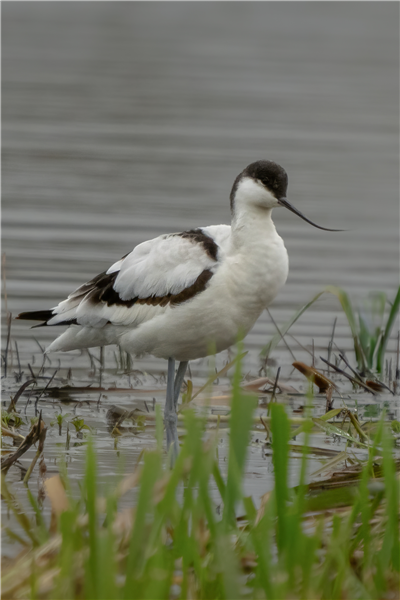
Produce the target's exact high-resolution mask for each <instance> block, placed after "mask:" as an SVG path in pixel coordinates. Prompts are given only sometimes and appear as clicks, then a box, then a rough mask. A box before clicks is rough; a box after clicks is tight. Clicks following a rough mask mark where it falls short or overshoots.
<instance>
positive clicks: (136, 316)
mask: <svg viewBox="0 0 400 600" xmlns="http://www.w3.org/2000/svg"><path fill="white" fill-rule="evenodd" d="M229 237H230V227H229V226H228V225H217V226H211V227H204V228H199V229H194V230H191V231H185V232H183V233H177V234H170V235H162V236H160V237H157V238H154V239H152V240H149V241H147V242H143V243H142V244H139V245H138V246H136V247H135V248H134V250H133V251H132V252H131V253H130V254H127V255H126V256H125V257H123V258H122V259H121V260H119V261H118V262H116V263H115V264H114V265H112V266H111V267H110V268H109V269H108V271H106V272H104V273H101V274H100V275H98V276H97V277H95V278H94V279H92V280H91V281H89V282H88V283H85V284H84V285H82V286H80V287H79V288H78V289H77V290H75V291H74V292H73V293H72V294H70V296H68V298H67V299H66V300H64V301H63V302H60V304H58V306H56V307H55V308H53V309H51V310H48V311H38V312H27V313H21V314H20V315H19V316H18V317H17V318H19V319H32V320H40V321H43V322H42V323H41V325H80V326H82V327H94V328H102V327H104V326H105V325H107V324H109V323H111V324H114V325H131V326H138V325H140V323H141V322H143V321H146V320H148V319H150V318H152V317H154V316H156V315H157V314H160V312H163V311H165V310H166V308H167V307H168V306H176V305H178V304H180V303H182V302H187V301H189V300H190V299H192V298H193V297H194V296H196V295H197V294H199V293H201V292H202V291H204V289H206V287H207V285H208V284H209V281H210V279H211V278H212V276H213V274H214V273H215V271H216V270H217V269H218V267H219V265H220V262H221V260H222V258H223V256H224V255H225V253H226V251H227V247H228V241H229Z"/></svg>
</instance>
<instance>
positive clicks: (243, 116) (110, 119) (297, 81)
mask: <svg viewBox="0 0 400 600" xmlns="http://www.w3.org/2000/svg"><path fill="white" fill-rule="evenodd" d="M398 13H399V6H398V4H397V3H377V2H371V3H322V2H310V3H307V2H295V3H292V2H285V3H278V2H265V3H255V2H251V3H245V2H235V3H233V2H229V3H214V2H212V3H189V2H167V3H159V2H154V3H140V2H123V3H122V2H119V3H114V2H102V3H98V2H96V3H86V2H83V3H76V2H75V3H67V2H61V3H38V2H35V3H26V2H22V3H11V2H8V3H3V5H2V17H3V32H2V33H3V62H2V71H3V86H2V123H3V130H2V141H3V148H2V175H3V188H2V192H3V214H2V216H3V230H2V240H3V246H2V251H3V253H5V265H6V267H5V270H4V271H3V274H4V276H5V278H6V287H5V291H6V299H5V301H4V302H3V309H5V310H8V311H10V312H11V313H12V314H13V315H16V314H17V313H19V312H20V311H24V310H36V309H42V308H49V307H52V306H54V305H55V304H57V303H58V302H59V301H60V300H62V299H63V298H64V297H65V296H66V295H67V294H68V293H70V292H71V291H72V290H74V289H75V288H76V287H77V286H78V285H80V284H82V283H83V282H85V281H87V280H88V279H89V278H92V277H93V276H94V275H96V274H97V273H99V272H101V271H104V270H105V269H107V268H108V267H109V266H110V265H111V264H112V263H113V262H115V261H116V260H117V259H118V258H120V257H121V256H123V255H124V254H126V253H127V252H128V251H130V250H131V249H132V248H133V247H134V246H135V245H136V244H138V243H140V242H142V241H144V240H146V239H149V238H151V237H154V236H157V235H159V234H161V233H168V232H171V231H181V230H184V229H188V228H193V227H196V226H201V225H208V224H218V223H229V220H230V213H229V192H230V188H231V186H232V183H233V181H234V179H235V177H236V175H237V174H238V173H239V172H240V171H241V170H242V169H243V168H244V167H245V166H246V165H247V164H249V163H250V162H253V161H254V160H258V159H260V158H267V159H271V160H274V161H276V162H278V163H280V164H282V166H284V168H285V169H286V170H287V172H288V174H289V195H288V197H289V200H290V201H291V202H293V204H295V205H296V206H297V207H298V208H299V209H300V210H301V211H302V212H304V213H305V214H306V215H307V216H309V217H310V218H311V219H312V220H314V221H316V222H317V223H319V224H321V225H323V226H325V227H330V228H337V229H346V231H344V232H341V233H330V232H323V231H319V230H317V229H314V228H312V227H311V226H309V225H308V224H306V223H304V222H303V221H300V220H299V219H298V218H296V217H295V215H293V214H292V213H289V212H288V211H284V210H276V211H275V212H274V220H275V223H276V225H277V228H278V231H279V233H280V234H281V235H282V237H283V238H284V240H285V244H286V246H287V249H288V252H289V257H290V275H289V278H288V281H287V284H286V286H285V287H284V289H283V290H282V291H281V292H280V294H279V296H278V297H277V299H276V300H275V301H274V303H273V304H272V306H271V314H272V315H273V317H274V319H275V320H276V321H277V323H279V324H283V323H284V322H285V321H286V320H287V319H289V318H290V317H291V315H292V314H293V312H294V311H295V310H296V309H298V308H299V307H300V306H301V305H302V304H304V303H305V302H307V301H308V300H309V299H311V297H312V296H313V295H315V294H316V293H317V292H318V291H320V290H322V288H323V287H324V286H325V285H327V284H334V285H338V286H341V287H343V288H345V289H346V290H347V291H348V292H349V293H350V294H351V296H352V298H353V300H354V301H355V302H360V303H361V302H362V301H363V299H364V298H365V297H366V296H367V294H368V292H369V291H371V290H381V291H384V292H386V293H387V294H388V297H389V299H391V300H393V298H394V296H395V293H396V289H397V286H398V284H399V281H398V258H399V257H398V242H399V205H398V189H399V167H398V164H399V141H398V140H399V137H398V134H399V131H398V130H399V126H398V107H399V97H398V96H399V91H398V90H399V32H398ZM5 310H4V313H5ZM4 313H3V314H4ZM336 317H337V318H338V320H337V325H336V331H335V342H336V344H337V347H338V348H340V349H342V350H345V351H346V352H347V354H348V356H349V357H352V340H351V334H350V330H349V327H348V325H347V323H346V320H345V319H344V317H343V316H342V314H341V310H340V306H339V303H338V301H337V300H336V298H334V297H333V296H329V295H324V296H323V297H322V298H321V299H320V300H319V301H318V302H317V303H316V304H315V305H314V306H313V307H312V308H311V309H310V310H308V311H307V312H306V313H305V314H304V315H303V316H302V318H301V319H300V321H299V322H298V323H297V324H296V325H295V326H294V327H293V329H292V333H293V335H294V336H295V338H296V340H298V342H299V343H300V344H301V345H302V346H304V347H306V348H308V349H310V348H311V346H312V341H313V340H314V349H315V356H316V359H317V360H318V356H319V355H320V354H323V355H324V356H326V348H327V344H328V341H329V339H330V337H331V332H332V326H333V323H334V319H335V318H336ZM3 324H4V320H3ZM60 331H61V330H60V329H51V328H42V329H35V330H33V331H31V330H30V329H29V323H26V322H18V321H16V322H15V323H14V322H13V324H12V349H13V355H12V356H11V358H10V360H11V361H12V363H11V365H12V368H10V369H9V376H8V378H7V380H6V381H4V388H5V390H6V393H5V395H4V398H5V399H7V398H8V396H9V394H10V393H15V391H16V390H17V389H18V387H19V385H20V384H19V383H17V382H16V381H15V378H13V376H12V373H13V372H14V371H17V370H18V369H17V357H16V352H15V342H17V346H18V351H19V357H20V362H21V369H22V370H23V371H24V378H25V377H26V376H27V374H28V367H27V364H28V363H30V364H31V366H32V368H33V369H34V370H36V372H37V370H38V368H39V366H40V364H41V362H42V356H41V352H40V351H39V347H38V345H37V343H36V342H35V340H34V339H33V338H34V337H35V338H36V340H37V341H38V342H39V343H40V344H41V345H42V346H46V345H47V344H48V343H49V342H50V341H51V340H52V339H53V338H54V336H55V335H56V332H60ZM274 333H275V328H274V325H273V324H272V322H271V320H270V318H269V316H268V314H267V313H264V315H263V316H262V317H261V318H260V319H259V321H258V323H257V324H256V326H255V327H254V329H253V331H252V332H251V333H250V334H249V335H248V337H247V339H246V349H247V350H249V354H248V356H247V357H246V364H245V368H246V370H247V371H248V372H250V373H252V374H253V375H256V374H257V371H258V368H259V358H258V356H259V352H260V350H261V348H262V347H263V346H264V345H265V344H266V343H267V342H268V340H269V339H270V337H271V336H272V335H273V334H274ZM5 337H6V329H5V328H4V326H3V349H4V346H5ZM395 338H396V335H394V336H393V339H392V340H391V342H390V344H389V352H388V358H389V359H390V358H392V359H393V360H394V358H395V354H394V353H395V348H396V342H395ZM288 342H289V344H290V347H291V350H292V352H293V353H294V355H295V357H296V358H297V359H298V360H304V361H306V362H310V359H311V358H310V356H309V354H308V353H307V351H306V350H304V349H302V348H301V347H300V346H299V345H298V344H297V343H296V342H295V341H294V340H293V339H291V338H290V339H289V338H288ZM110 352H111V354H110ZM107 356H108V358H107V360H108V361H109V363H108V364H111V365H113V360H114V358H113V354H112V350H110V351H109V353H108V355H107ZM273 358H275V360H276V361H277V364H280V365H282V366H283V371H282V376H283V377H284V378H285V377H286V378H288V377H290V376H292V377H293V375H292V374H291V368H290V364H291V362H292V361H293V358H292V356H291V355H290V354H289V352H288V350H287V349H286V348H285V346H284V345H283V344H281V345H280V346H279V347H278V349H277V350H276V351H275V353H274V355H273ZM51 360H52V364H51V366H49V365H48V366H47V368H48V373H47V374H48V375H51V374H52V373H53V372H54V369H55V368H56V367H57V368H59V372H58V375H57V376H58V377H59V378H63V377H64V379H65V378H66V376H67V372H68V369H69V368H70V367H72V369H73V371H72V373H73V377H74V378H75V379H74V381H73V382H72V383H77V382H78V381H79V382H81V383H84V384H85V385H87V384H88V383H89V382H90V381H91V377H93V374H91V373H90V363H89V359H88V357H87V355H81V354H80V353H79V352H78V353H71V354H68V355H58V356H55V357H52V358H51ZM226 360H227V353H223V354H222V355H221V356H220V357H218V360H217V366H222V365H223V364H224V362H225V361H226ZM320 364H321V363H320ZM191 366H192V370H193V374H194V376H195V377H196V376H197V377H198V381H197V383H199V384H200V383H201V381H202V379H201V378H202V377H204V375H205V374H206V373H207V372H208V369H209V364H208V361H202V362H199V363H198V364H197V361H195V362H194V363H193V364H192V365H191ZM134 367H135V369H138V370H141V371H146V372H149V373H150V375H149V376H147V375H146V376H143V377H142V381H141V385H142V386H143V389H151V388H152V386H153V387H154V385H156V388H157V389H158V391H157V390H156V392H154V394H153V395H154V396H155V397H156V399H157V400H160V401H161V399H162V394H163V391H162V392H161V390H162V388H163V384H162V381H161V380H160V379H159V377H160V374H161V373H162V372H163V371H165V365H164V363H163V362H162V361H158V360H156V359H154V358H152V357H147V358H144V359H141V360H137V361H135V362H134ZM10 373H11V375H10ZM151 374H153V375H154V376H155V377H156V384H154V383H153V384H152V383H151V381H152V379H151ZM96 377H98V374H96ZM24 378H23V379H24ZM60 381H61V380H60ZM105 381H106V383H107V384H110V383H115V385H117V386H122V387H123V386H124V384H125V383H126V378H125V380H124V381H122V380H121V378H120V377H119V375H118V373H117V370H116V368H115V363H114V365H113V366H111V367H110V368H109V372H108V373H107V374H106V375H105ZM295 383H296V384H298V389H299V390H300V391H301V390H302V389H305V388H306V386H305V385H304V387H302V385H303V383H302V381H301V379H300V378H295ZM127 385H128V384H127ZM143 394H144V392H143V393H142V397H147V396H146V395H145V396H143ZM138 396H139V397H140V396H141V394H140V393H139V394H138ZM151 396H152V394H151V393H150V397H151ZM95 399H96V400H97V396H96V398H95ZM25 402H26V400H25V399H24V403H23V405H21V406H24V405H25ZM131 402H132V398H129V397H126V398H123V399H121V397H120V396H117V397H113V395H112V394H108V395H107V398H103V399H102V403H101V409H99V410H98V411H96V410H95V409H93V408H90V407H89V408H88V407H87V406H82V405H79V407H78V409H77V407H76V406H73V407H72V408H71V406H70V405H67V406H66V407H65V408H63V412H64V413H65V412H70V413H73V411H74V410H75V411H76V410H77V414H82V415H83V416H84V417H85V419H86V420H87V422H88V423H89V424H92V426H93V427H94V428H95V431H96V433H97V436H96V445H97V449H98V453H99V461H100V465H101V468H100V471H101V473H102V477H104V480H106V479H107V477H108V476H111V475H112V474H113V473H114V471H115V470H116V457H115V456H114V455H113V451H112V448H113V440H112V438H110V436H109V433H107V432H108V430H107V426H106V417H105V415H106V412H107V409H108V407H109V405H110V404H112V403H114V404H119V405H121V404H122V405H124V403H126V405H127V406H128V405H129V403H131ZM368 402H370V401H369V400H368ZM391 402H392V407H393V410H394V413H393V414H394V416H396V414H397V412H396V411H398V400H395V401H391ZM323 404H324V403H323V401H321V402H320V405H319V408H318V407H317V408H318V410H320V409H321V410H322V409H323ZM46 410H47V422H50V421H51V419H52V418H54V416H55V415H56V414H58V412H59V411H60V407H59V404H57V403H56V404H54V405H51V404H48V405H46ZM32 411H33V408H32V406H28V407H27V413H26V419H28V417H29V416H32V414H33V412H32ZM397 418H398V416H397ZM26 430H27V428H26ZM74 439H75V438H74ZM320 442H321V440H320ZM76 443H79V440H76ZM153 443H154V435H153V433H142V434H140V435H135V436H133V435H131V436H130V437H129V436H128V437H126V438H123V439H122V440H121V441H120V450H121V454H123V456H124V457H125V462H126V464H127V465H131V464H132V463H134V462H135V460H136V458H137V456H138V454H139V452H140V450H141V449H142V448H143V447H145V446H146V445H149V444H150V445H151V444H153ZM321 443H322V442H321ZM324 443H330V442H329V440H328V439H326V440H324ZM46 446H47V449H46V451H47V455H46V460H47V463H48V473H49V474H51V472H52V471H53V472H57V469H58V468H57V466H56V464H54V463H55V462H56V461H57V456H58V455H59V454H60V453H61V452H63V451H64V449H65V431H64V432H63V435H62V436H61V437H60V436H58V430H55V429H54V428H53V429H51V430H50V431H49V433H48V437H47V442H46ZM222 453H223V452H222ZM83 456H84V449H83V448H82V447H80V446H76V447H74V448H72V449H71V451H70V454H69V458H70V462H71V465H70V468H69V472H70V474H71V476H72V477H80V474H81V472H82V461H83ZM250 456H251V459H250V467H249V472H250V473H252V475H251V477H248V478H247V483H246V485H247V484H248V486H249V493H252V494H254V495H255V497H259V496H260V494H262V493H264V492H265V491H267V490H268V489H270V487H271V485H272V483H271V482H272V478H271V475H270V474H269V473H270V471H271V463H270V461H269V460H266V459H265V458H261V454H260V453H259V449H258V448H257V449H256V450H254V448H252V450H251V453H250ZM255 456H257V457H258V458H257V459H256V458H255ZM31 459H32V454H29V453H28V454H27V455H26V456H25V458H24V459H23V460H21V462H22V463H23V464H25V465H27V464H29V462H30V460H31ZM24 461H25V462H24ZM9 477H10V478H11V480H13V482H14V484H15V485H16V486H17V489H19V487H18V486H20V484H19V483H18V471H17V470H14V471H10V475H9ZM32 485H34V484H32Z"/></svg>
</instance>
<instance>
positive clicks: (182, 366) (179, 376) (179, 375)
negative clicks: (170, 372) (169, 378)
mask: <svg viewBox="0 0 400 600" xmlns="http://www.w3.org/2000/svg"><path fill="white" fill-rule="evenodd" d="M187 366H188V363H187V361H182V362H180V363H179V367H178V370H177V372H176V377H175V384H174V404H175V410H176V407H177V406H178V400H179V393H180V391H181V387H182V383H183V378H184V377H185V373H186V369H187Z"/></svg>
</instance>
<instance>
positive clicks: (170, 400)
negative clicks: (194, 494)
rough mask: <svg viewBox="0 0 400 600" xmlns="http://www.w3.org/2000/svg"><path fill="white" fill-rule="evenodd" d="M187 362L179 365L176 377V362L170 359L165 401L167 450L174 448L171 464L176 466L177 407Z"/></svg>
mask: <svg viewBox="0 0 400 600" xmlns="http://www.w3.org/2000/svg"><path fill="white" fill-rule="evenodd" d="M186 368H187V362H181V363H179V367H178V371H177V374H176V377H175V360H174V359H173V358H169V359H168V376H167V397H166V400H165V411H164V424H165V431H166V434H167V450H169V449H170V447H171V446H172V452H171V463H172V464H174V462H175V460H176V457H177V456H178V451H179V441H178V428H177V424H178V417H177V414H176V407H177V404H178V399H179V392H180V391H181V387H182V383H183V378H184V376H185V373H186Z"/></svg>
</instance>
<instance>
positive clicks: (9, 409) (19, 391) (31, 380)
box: [7, 379, 36, 413]
mask: <svg viewBox="0 0 400 600" xmlns="http://www.w3.org/2000/svg"><path fill="white" fill-rule="evenodd" d="M31 383H36V379H28V381H25V383H23V384H22V385H21V387H20V388H19V390H18V392H17V393H16V394H15V396H14V398H11V402H10V406H9V407H8V408H7V412H8V413H10V412H13V411H14V410H15V405H16V403H17V401H18V399H19V398H20V396H21V395H22V394H23V392H24V391H25V389H26V388H27V387H28V385H31Z"/></svg>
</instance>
